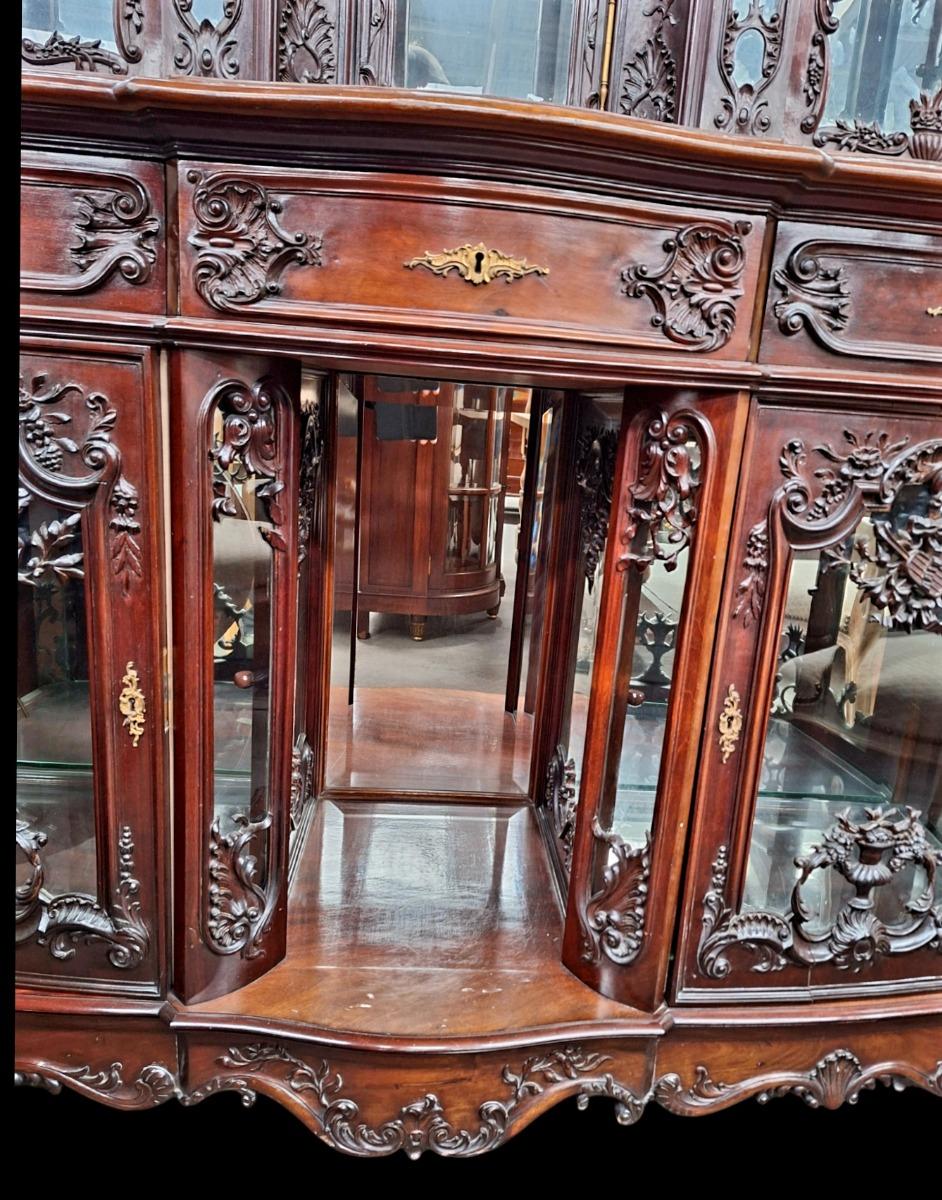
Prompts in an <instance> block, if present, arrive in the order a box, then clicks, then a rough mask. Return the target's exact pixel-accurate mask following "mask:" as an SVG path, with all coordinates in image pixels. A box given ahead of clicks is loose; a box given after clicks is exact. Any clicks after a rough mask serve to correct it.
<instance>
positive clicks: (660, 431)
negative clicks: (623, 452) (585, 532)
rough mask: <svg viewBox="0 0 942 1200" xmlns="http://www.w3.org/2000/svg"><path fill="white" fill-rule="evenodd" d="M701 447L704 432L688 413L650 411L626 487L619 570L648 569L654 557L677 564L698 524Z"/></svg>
mask: <svg viewBox="0 0 942 1200" xmlns="http://www.w3.org/2000/svg"><path fill="white" fill-rule="evenodd" d="M703 448H704V447H703V432H702V430H701V428H700V426H699V424H698V423H697V422H696V421H694V420H692V419H691V418H690V416H689V415H688V414H686V413H673V414H668V413H667V412H666V411H658V412H655V413H654V414H653V415H652V416H650V418H649V419H648V422H647V425H646V427H645V431H644V437H643V440H642V443H641V450H640V459H639V463H638V472H637V476H636V478H635V480H634V482H633V483H632V484H631V485H630V486H629V489H628V498H627V504H626V512H627V516H628V520H627V523H626V526H625V529H624V532H623V533H622V544H623V546H624V550H623V551H622V552H621V553H620V554H619V557H618V560H617V562H616V570H619V571H625V570H627V569H628V568H629V567H630V566H633V567H634V568H635V569H636V570H638V571H645V570H647V568H648V567H649V566H650V565H651V563H653V562H655V561H656V562H661V563H663V564H664V567H665V569H666V570H668V571H673V570H674V569H675V568H676V567H677V563H678V560H679V557H680V554H681V553H682V551H683V550H685V549H686V548H687V547H688V546H689V545H690V543H691V540H692V538H693V531H694V528H695V526H696V523H697V516H698V513H697V498H698V493H699V489H700V483H701V469H700V468H701V459H702V455H703Z"/></svg>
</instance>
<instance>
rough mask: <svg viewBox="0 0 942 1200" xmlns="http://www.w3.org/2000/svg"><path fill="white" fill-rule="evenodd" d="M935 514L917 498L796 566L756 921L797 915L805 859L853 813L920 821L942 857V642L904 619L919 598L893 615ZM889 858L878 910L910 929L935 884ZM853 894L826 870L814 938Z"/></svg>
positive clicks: (911, 493) (753, 883) (880, 872)
mask: <svg viewBox="0 0 942 1200" xmlns="http://www.w3.org/2000/svg"><path fill="white" fill-rule="evenodd" d="M927 505H928V495H927V492H926V490H925V489H920V488H912V489H905V488H904V489H903V490H902V491H901V493H900V496H899V500H898V502H897V503H896V504H895V505H894V507H893V509H891V510H890V511H889V512H881V513H873V514H870V515H867V516H865V517H864V518H863V519H862V520H861V522H860V524H859V525H858V527H857V529H856V530H855V531H854V533H853V535H852V536H851V537H849V538H847V539H845V540H844V541H843V542H842V543H840V544H839V545H837V546H834V547H831V548H830V549H828V550H825V551H822V552H820V553H818V552H816V551H804V552H798V553H795V555H794V556H793V559H792V563H791V568H790V572H789V578H788V592H787V599H786V603H785V615H784V619H783V626H782V637H781V642H780V647H779V649H780V654H779V661H778V668H777V673H776V679H775V690H774V695H773V701H772V712H771V714H770V717H769V724H768V730H767V734H766V742H765V753H764V759H763V765H762V773H761V778H760V782H759V795H758V801H757V808H756V816H755V822H754V826H753V833H752V842H751V846H750V852H749V863H748V871H747V876H746V883H745V893H744V900H743V906H744V907H745V908H748V909H761V910H770V911H773V912H787V911H788V909H789V906H790V901H791V895H792V890H793V888H794V886H795V883H796V881H797V879H798V874H799V868H798V867H797V866H796V863H795V860H796V859H807V858H808V857H809V856H810V855H811V854H812V853H813V848H814V847H817V846H821V845H822V844H823V843H824V842H825V839H826V837H827V836H828V834H829V831H830V832H833V831H834V830H835V829H836V828H838V827H840V826H841V817H842V814H844V813H845V812H846V814H847V819H849V820H850V821H851V822H852V823H854V824H855V825H857V826H860V825H861V824H866V823H867V822H868V820H872V819H873V818H872V816H871V815H868V814H872V813H873V812H874V810H876V809H882V810H883V811H884V812H886V811H887V810H895V813H896V816H895V818H894V820H900V819H903V818H904V814H905V812H906V809H907V808H912V809H915V810H916V811H918V812H919V813H920V814H921V816H920V818H919V819H920V821H921V823H922V825H923V826H924V828H925V831H926V836H927V839H928V842H929V845H930V846H931V847H933V848H935V849H936V850H939V849H940V848H942V840H940V839H942V629H940V628H939V626H938V625H937V624H936V625H935V626H934V627H931V628H929V627H925V626H924V625H923V624H922V623H921V622H920V621H918V620H917V622H916V624H915V627H914V628H912V630H911V631H910V630H909V628H908V624H907V623H906V621H905V619H904V618H902V617H901V616H900V613H901V611H905V608H906V605H907V604H908V601H907V600H906V598H905V595H904V596H903V600H904V605H903V609H902V610H900V609H899V608H898V607H897V605H896V603H895V602H889V603H884V601H886V600H887V597H888V593H887V591H886V586H887V583H886V580H887V578H888V570H887V567H888V565H889V564H890V562H891V557H892V555H893V553H894V550H893V547H894V546H895V547H897V548H898V547H899V546H900V545H902V544H903V539H905V537H906V530H907V528H911V526H910V523H911V521H912V520H914V519H915V520H917V521H919V520H925V519H926V512H927ZM930 516H931V514H930ZM887 556H890V557H887ZM907 562H908V565H907V568H906V569H912V570H916V571H919V570H922V569H924V570H925V571H926V572H927V578H928V582H929V584H930V586H931V582H932V572H933V570H934V571H935V577H936V580H937V584H940V585H942V565H940V564H939V563H938V561H935V563H934V565H933V561H932V559H931V557H924V558H923V559H920V558H919V556H918V555H916V556H913V557H911V558H909V559H908V560H907ZM893 586H895V585H893V584H890V587H891V588H892V587H893ZM906 586H907V585H905V583H904V584H903V587H904V591H905V588H906ZM848 836H849V837H850V839H851V840H850V841H849V842H848V845H851V847H852V848H851V851H850V853H851V856H852V857H853V856H855V855H856V854H857V853H858V850H857V849H856V848H853V842H854V837H853V836H851V835H848ZM887 844H888V845H889V843H887ZM877 859H879V862H877V860H876V859H875V862H874V871H875V872H876V874H875V875H874V879H876V878H877V876H879V880H878V886H875V887H874V888H873V895H872V900H873V903H874V908H873V911H874V913H875V914H876V916H877V917H878V918H879V919H880V920H882V921H884V922H885V923H891V922H898V921H899V920H900V919H901V918H902V917H904V916H905V912H906V908H905V906H906V905H907V904H909V903H911V902H913V901H914V900H916V899H917V897H918V895H919V894H920V893H921V892H922V891H923V890H924V889H925V886H926V879H925V872H924V871H923V869H922V868H921V867H916V866H914V865H913V864H912V863H909V864H908V865H905V866H904V867H903V869H902V870H895V869H893V867H892V864H891V866H890V867H889V868H887V867H886V859H887V855H886V854H881V855H878V856H877ZM853 895H854V888H853V886H852V885H851V884H850V883H849V882H848V881H847V880H846V879H845V878H844V877H843V876H842V874H841V873H840V872H839V871H835V870H827V869H821V870H814V871H813V872H812V873H811V874H810V875H809V877H808V879H807V881H806V882H804V883H803V884H802V888H801V896H802V900H803V902H804V904H805V906H806V908H807V909H808V911H809V919H808V924H809V927H812V928H814V927H820V928H829V927H830V926H831V925H832V924H833V922H834V921H835V920H836V918H837V916H838V913H839V911H840V909H841V906H842V905H843V904H844V903H845V902H846V901H847V900H848V899H850V898H851V897H852V896H853Z"/></svg>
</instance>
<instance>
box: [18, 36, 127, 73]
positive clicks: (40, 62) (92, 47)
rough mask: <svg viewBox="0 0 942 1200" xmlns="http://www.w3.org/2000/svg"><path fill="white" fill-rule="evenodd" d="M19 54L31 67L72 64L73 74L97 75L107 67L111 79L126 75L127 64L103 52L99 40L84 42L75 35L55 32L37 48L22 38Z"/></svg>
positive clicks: (111, 54) (29, 39)
mask: <svg viewBox="0 0 942 1200" xmlns="http://www.w3.org/2000/svg"><path fill="white" fill-rule="evenodd" d="M20 53H21V55H22V57H23V59H24V61H25V62H28V63H30V65H31V66H34V67H53V66H57V65H61V64H64V63H71V64H72V66H73V67H75V69H76V71H92V72H94V71H97V70H98V68H99V67H107V68H108V69H109V71H111V73H112V74H113V75H126V74H127V73H128V68H127V64H126V63H125V62H123V61H122V59H121V58H120V57H119V56H118V55H117V54H114V53H112V51H111V50H103V49H102V46H101V38H96V39H94V40H93V41H83V40H82V39H81V37H79V35H78V34H76V36H75V37H66V36H65V35H64V34H61V33H59V31H58V30H54V31H53V32H52V33H51V34H50V35H49V37H48V38H47V39H46V40H45V41H44V42H43V43H42V44H41V45H40V44H39V42H34V41H33V40H32V39H31V38H23V41H22V45H21V47H20Z"/></svg>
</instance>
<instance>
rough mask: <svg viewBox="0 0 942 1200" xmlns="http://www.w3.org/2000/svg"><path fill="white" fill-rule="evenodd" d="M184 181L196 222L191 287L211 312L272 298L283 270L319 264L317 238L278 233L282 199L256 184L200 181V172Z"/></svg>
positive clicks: (216, 179)
mask: <svg viewBox="0 0 942 1200" xmlns="http://www.w3.org/2000/svg"><path fill="white" fill-rule="evenodd" d="M187 178H188V179H189V181H190V183H193V184H196V185H197V186H196V190H195V191H194V193H193V214H194V216H195V217H196V222H197V224H196V228H195V229H194V230H193V231H192V232H191V233H190V236H189V237H188V238H187V241H188V242H189V244H190V245H191V246H192V247H193V248H194V249H195V250H196V261H195V262H194V265H193V285H194V287H195V288H196V290H197V292H198V293H199V295H200V296H201V297H202V299H203V300H204V301H205V302H206V303H207V304H209V305H210V306H211V307H212V308H216V309H219V310H220V311H221V312H227V311H228V312H237V311H238V310H239V309H240V308H242V307H243V306H244V305H246V304H257V303H258V302H259V301H260V300H264V299H266V298H268V297H271V296H277V295H278V294H279V292H280V291H281V282H280V277H281V275H282V273H283V272H284V270H285V269H286V268H287V267H289V266H306V267H319V266H320V265H321V249H322V246H323V243H322V240H321V238H320V237H319V236H318V235H316V234H308V233H287V232H286V231H285V230H284V229H282V228H281V225H280V224H279V223H278V214H279V213H280V212H281V209H282V206H281V201H280V200H276V199H274V198H273V197H272V196H270V195H269V194H268V192H267V191H265V189H264V188H262V187H260V186H259V184H257V183H251V182H249V181H248V180H244V179H235V178H232V177H229V176H225V175H215V176H212V177H211V178H209V179H207V180H204V179H203V176H202V174H201V173H200V172H199V171H190V172H189V173H188V175H187Z"/></svg>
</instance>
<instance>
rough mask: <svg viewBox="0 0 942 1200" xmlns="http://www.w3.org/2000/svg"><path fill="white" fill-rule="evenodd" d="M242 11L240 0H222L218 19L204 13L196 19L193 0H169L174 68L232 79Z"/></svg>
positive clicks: (180, 71) (234, 72) (236, 66)
mask: <svg viewBox="0 0 942 1200" xmlns="http://www.w3.org/2000/svg"><path fill="white" fill-rule="evenodd" d="M242 11H243V0H223V3H222V17H221V19H220V20H219V21H218V22H215V23H214V22H213V21H211V20H209V18H208V17H204V18H203V20H202V21H200V22H199V23H197V21H196V18H195V17H194V16H193V0H172V15H173V17H174V18H175V19H176V34H177V38H176V51H175V53H174V56H173V65H174V68H175V69H176V70H177V71H178V72H179V73H180V74H181V75H196V76H201V77H202V78H206V79H214V78H215V79H234V78H235V77H236V76H237V75H238V74H239V60H238V50H239V42H238V38H237V37H236V33H237V27H238V25H239V22H240V21H241V20H242ZM170 15H171V14H170V13H168V14H167V16H168V17H170Z"/></svg>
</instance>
